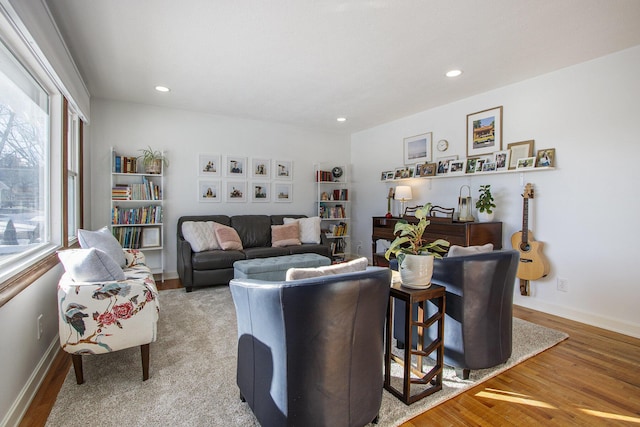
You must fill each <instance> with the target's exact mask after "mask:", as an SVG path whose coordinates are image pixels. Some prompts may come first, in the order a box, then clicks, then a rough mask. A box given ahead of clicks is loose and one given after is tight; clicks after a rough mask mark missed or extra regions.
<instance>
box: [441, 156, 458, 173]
mask: <svg viewBox="0 0 640 427" xmlns="http://www.w3.org/2000/svg"><path fill="white" fill-rule="evenodd" d="M452 160H458V156H447V157H440V158H438V169H437V170H436V175H446V174H447V173H448V172H449V163H450V162H451V161H452Z"/></svg>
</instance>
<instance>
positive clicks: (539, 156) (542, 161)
mask: <svg viewBox="0 0 640 427" xmlns="http://www.w3.org/2000/svg"><path fill="white" fill-rule="evenodd" d="M555 160H556V149H555V148H546V149H544V150H538V152H537V153H536V167H537V168H545V167H549V168H551V167H553V166H554V165H555Z"/></svg>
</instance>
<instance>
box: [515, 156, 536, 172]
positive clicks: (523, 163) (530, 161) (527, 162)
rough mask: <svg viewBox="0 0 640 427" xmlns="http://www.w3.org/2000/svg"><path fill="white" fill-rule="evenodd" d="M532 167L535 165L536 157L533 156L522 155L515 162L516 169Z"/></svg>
mask: <svg viewBox="0 0 640 427" xmlns="http://www.w3.org/2000/svg"><path fill="white" fill-rule="evenodd" d="M534 167H536V158H535V157H533V156H531V157H523V158H521V159H518V161H517V162H516V169H532V168H534Z"/></svg>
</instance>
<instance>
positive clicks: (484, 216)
mask: <svg viewBox="0 0 640 427" xmlns="http://www.w3.org/2000/svg"><path fill="white" fill-rule="evenodd" d="M494 216H495V212H491V213H487V212H480V211H478V221H480V222H491V221H493V217H494Z"/></svg>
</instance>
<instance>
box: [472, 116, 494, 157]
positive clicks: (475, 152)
mask: <svg viewBox="0 0 640 427" xmlns="http://www.w3.org/2000/svg"><path fill="white" fill-rule="evenodd" d="M500 150H502V106H499V107H495V108H490V109H488V110H484V111H479V112H477V113H473V114H467V157H472V156H481V155H483V154H491V153H493V152H496V151H500Z"/></svg>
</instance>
